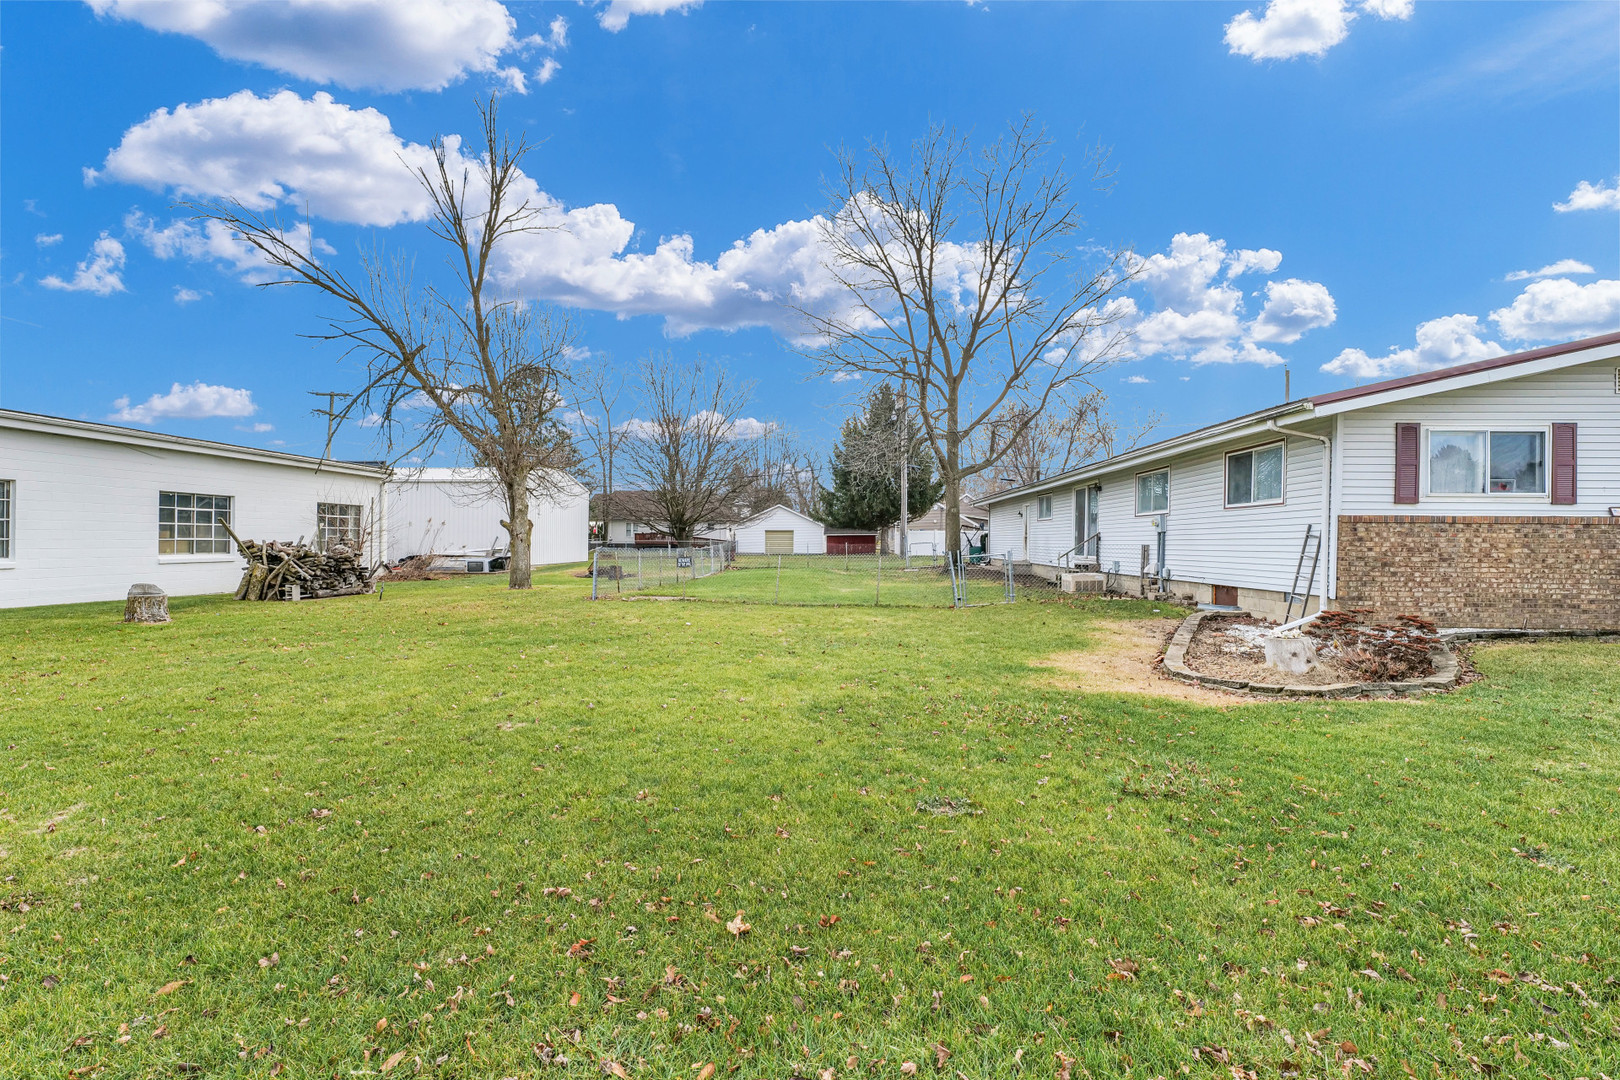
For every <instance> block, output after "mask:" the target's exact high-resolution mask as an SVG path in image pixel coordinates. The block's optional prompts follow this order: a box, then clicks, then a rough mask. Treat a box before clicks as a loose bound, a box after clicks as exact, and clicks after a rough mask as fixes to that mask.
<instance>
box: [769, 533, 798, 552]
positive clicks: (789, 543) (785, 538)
mask: <svg viewBox="0 0 1620 1080" xmlns="http://www.w3.org/2000/svg"><path fill="white" fill-rule="evenodd" d="M765 554H767V555H791V554H793V530H792V529H766V530H765Z"/></svg>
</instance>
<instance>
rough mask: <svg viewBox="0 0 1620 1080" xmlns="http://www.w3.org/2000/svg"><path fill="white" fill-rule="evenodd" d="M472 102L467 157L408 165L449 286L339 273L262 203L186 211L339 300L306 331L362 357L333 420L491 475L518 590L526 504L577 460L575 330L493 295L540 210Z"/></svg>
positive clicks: (490, 109)
mask: <svg viewBox="0 0 1620 1080" xmlns="http://www.w3.org/2000/svg"><path fill="white" fill-rule="evenodd" d="M479 112H480V114H481V116H482V120H483V128H484V131H483V135H484V139H483V146H482V147H481V148H480V151H479V156H478V158H477V159H476V160H475V161H472V162H468V161H466V160H465V159H463V158H462V156H461V154H460V152H459V150H456V149H453V148H452V147H451V146H450V145H448V144H446V143H445V141H444V140H443V139H435V140H434V141H433V144H432V145H433V152H434V159H435V166H434V168H433V169H432V170H431V171H430V170H428V169H418V170H417V179H418V180H419V181H420V182H421V184H422V187H423V189H424V190H425V191H426V192H427V194H428V197H429V200H430V202H431V205H432V214H431V217H430V219H429V222H428V229H429V231H430V232H431V233H432V234H433V235H434V236H435V237H437V238H438V239H440V240H442V241H444V242H445V243H446V244H448V245H449V246H450V248H451V255H450V259H449V263H450V266H451V268H452V272H453V275H454V280H455V286H454V288H449V289H441V288H440V287H438V286H434V285H428V286H425V287H422V288H417V287H416V286H415V285H414V284H413V282H412V280H411V276H410V264H409V262H408V261H406V260H402V259H399V258H397V257H396V258H393V259H388V260H385V259H383V258H382V257H381V256H380V255H377V254H373V255H372V256H369V257H367V258H365V259H363V261H362V273H361V276H360V279H359V280H358V281H351V280H350V278H349V277H348V276H347V275H345V274H344V273H343V272H342V271H341V270H338V269H336V268H334V267H330V266H326V265H324V264H322V263H320V262H319V261H317V260H316V259H315V257H314V253H313V245H311V250H304V249H303V248H300V247H299V246H298V243H297V242H296V235H295V234H290V233H289V232H288V231H287V230H286V229H285V228H284V227H283V225H282V223H281V221H280V220H279V219H278V218H277V216H276V215H275V214H274V212H273V211H272V212H270V213H267V214H261V213H257V212H254V211H252V210H250V209H248V208H247V207H245V206H244V205H242V204H241V203H240V202H237V201H234V200H230V201H223V202H215V203H205V204H194V205H193V209H194V210H196V211H197V213H198V214H199V216H202V217H206V218H212V219H214V220H216V221H219V222H221V223H222V224H224V225H225V226H226V227H228V228H229V229H230V230H231V232H232V234H233V235H235V236H236V237H238V238H240V239H241V240H244V241H246V242H247V243H248V244H251V245H252V246H253V247H254V248H256V249H257V250H258V251H259V253H260V254H261V255H262V256H263V258H264V260H265V261H266V262H267V263H268V264H269V265H270V267H271V268H273V269H275V270H278V271H280V272H282V276H281V277H279V278H278V279H277V280H274V281H271V282H267V283H266V284H268V285H289V284H291V285H308V286H312V287H314V288H316V289H318V290H320V291H321V292H322V293H324V294H325V295H326V296H328V297H330V298H331V299H334V300H336V301H337V302H338V304H339V305H340V306H341V307H342V308H343V309H344V314H343V315H342V316H339V317H337V318H335V319H333V320H332V321H331V322H330V324H329V330H328V332H326V333H322V334H315V335H311V336H313V337H316V338H318V339H321V340H328V341H337V342H341V343H343V344H345V345H347V346H348V352H349V353H350V354H358V355H359V356H360V357H361V358H362V359H363V360H364V362H365V364H366V372H365V377H366V381H365V384H364V386H363V387H362V388H361V389H360V390H359V391H358V392H357V393H356V394H355V395H354V396H353V397H351V398H349V400H348V402H347V403H346V404H345V406H344V407H343V409H342V410H340V411H339V413H338V416H339V417H342V418H347V417H348V416H350V415H353V414H354V413H355V411H356V410H363V412H362V413H361V415H369V416H374V417H376V420H377V422H379V423H380V424H381V426H382V429H383V432H384V437H385V439H386V440H387V445H388V447H389V449H390V451H391V452H392V453H393V456H394V457H395V459H396V460H399V459H401V458H404V457H405V456H406V455H409V454H414V453H419V452H428V451H431V450H433V449H434V448H436V447H437V446H438V445H439V444H440V443H441V441H443V440H444V439H446V438H449V439H451V440H452V441H455V442H459V443H460V444H461V446H462V447H463V448H464V449H465V453H466V455H467V456H468V457H469V458H470V459H471V462H472V464H473V465H476V466H480V467H484V468H487V469H489V470H490V471H491V473H492V474H493V477H494V479H493V484H494V486H495V487H496V488H497V489H498V491H499V493H500V496H501V497H502V499H503V500H504V502H505V511H506V520H505V521H503V522H501V527H502V528H504V529H506V530H507V533H508V535H509V536H510V537H511V544H510V564H511V570H510V585H511V587H512V588H514V589H526V588H529V586H530V562H531V556H530V550H531V549H530V533H531V532H532V531H533V524H532V522H531V521H530V518H529V506H530V503H531V501H532V500H533V499H534V498H536V497H545V496H549V495H552V494H555V493H557V491H558V490H560V489H561V488H562V487H563V486H565V485H566V484H567V483H568V481H567V480H566V478H565V477H564V476H563V475H562V474H561V472H560V470H562V469H566V468H569V467H572V466H573V464H574V463H575V460H576V459H575V454H574V448H573V443H572V440H571V439H570V437H569V436H568V433H567V431H566V430H565V429H564V428H563V427H562V425H561V424H560V423H559V422H558V421H559V420H560V411H561V405H562V400H563V399H562V395H561V392H560V389H561V388H560V377H561V371H562V368H563V365H564V362H565V359H566V357H567V355H568V354H569V353H570V352H571V351H572V348H573V346H574V344H575V341H576V338H575V334H574V331H573V328H572V327H571V326H570V324H569V322H568V320H567V318H566V317H564V316H563V315H561V314H559V313H557V312H554V311H551V310H549V309H536V308H530V307H527V306H524V305H521V304H518V303H515V302H513V301H509V300H500V299H498V298H496V297H495V296H494V295H493V294H494V291H495V290H494V287H493V285H492V284H491V283H490V280H489V277H490V270H491V265H492V262H493V260H494V258H495V255H496V253H497V251H498V250H500V249H501V248H502V246H503V244H504V243H505V242H506V241H508V240H510V239H512V238H513V237H516V236H519V235H521V234H524V233H531V232H536V231H539V230H540V229H542V228H543V227H544V226H542V225H541V224H540V219H539V214H540V210H539V208H538V207H535V206H532V205H530V203H529V202H528V201H527V199H526V198H524V197H523V195H522V193H523V191H524V190H525V187H524V185H523V183H522V182H523V180H524V177H523V173H522V170H521V165H522V161H523V158H524V155H525V154H526V153H527V152H528V144H527V143H526V141H525V140H524V139H523V138H522V137H521V136H519V137H518V138H517V139H516V140H515V141H514V140H512V139H510V138H508V137H506V136H505V135H503V134H501V132H500V130H499V128H498V126H497V122H496V103H495V101H494V100H493V99H492V100H490V101H489V102H488V103H487V104H483V105H480V108H479Z"/></svg>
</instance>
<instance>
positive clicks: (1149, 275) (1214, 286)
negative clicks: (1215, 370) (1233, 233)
mask: <svg viewBox="0 0 1620 1080" xmlns="http://www.w3.org/2000/svg"><path fill="white" fill-rule="evenodd" d="M1280 265H1282V255H1281V253H1280V252H1277V251H1273V250H1271V249H1268V248H1261V249H1258V250H1251V249H1247V248H1241V249H1239V250H1237V251H1233V252H1228V251H1227V248H1226V241H1224V240H1217V239H1213V238H1211V237H1210V236H1209V235H1208V234H1207V233H1177V234H1176V235H1175V236H1174V237H1173V238H1172V239H1171V241H1170V248H1169V250H1168V251H1165V252H1156V253H1154V254H1152V255H1149V256H1146V257H1145V258H1139V259H1138V260H1137V263H1136V269H1137V271H1138V274H1137V278H1136V282H1137V285H1138V286H1139V287H1141V288H1143V289H1145V290H1146V291H1147V293H1148V297H1149V298H1150V299H1151V300H1152V306H1153V309H1154V310H1152V311H1150V312H1147V313H1145V314H1144V313H1143V312H1142V310H1141V309H1140V307H1139V306H1138V304H1137V302H1136V301H1135V300H1134V299H1132V298H1131V297H1123V298H1120V299H1117V300H1115V301H1111V305H1110V313H1111V314H1112V315H1115V316H1117V317H1118V325H1120V326H1121V327H1123V328H1125V329H1129V330H1131V331H1133V332H1134V335H1135V341H1134V343H1133V345H1132V346H1131V349H1130V354H1131V355H1134V356H1151V355H1155V354H1160V353H1162V354H1167V355H1169V356H1173V357H1176V358H1178V359H1184V360H1191V361H1193V362H1194V363H1198V364H1208V363H1255V364H1264V365H1273V364H1281V363H1283V358H1282V357H1281V356H1279V355H1278V354H1277V353H1275V352H1273V351H1271V350H1270V349H1267V348H1263V347H1262V343H1264V344H1292V343H1293V342H1295V341H1298V340H1299V339H1300V337H1301V336H1303V335H1304V334H1305V333H1306V332H1308V331H1310V330H1313V329H1317V328H1319V327H1323V326H1328V325H1330V324H1331V323H1332V322H1333V321H1334V319H1335V318H1337V310H1336V308H1335V305H1334V302H1333V296H1332V294H1331V293H1329V292H1328V290H1327V287H1326V286H1324V285H1322V284H1320V283H1319V282H1315V281H1303V280H1301V279H1299V278H1289V279H1287V280H1286V281H1280V282H1275V281H1273V282H1267V283H1266V286H1265V295H1266V302H1265V304H1264V306H1263V307H1262V309H1261V311H1260V314H1259V315H1258V316H1256V317H1255V318H1254V319H1252V320H1246V319H1245V308H1244V294H1243V290H1242V289H1239V288H1238V287H1237V286H1236V285H1234V284H1232V278H1234V277H1236V276H1237V275H1240V274H1244V273H1250V272H1256V271H1258V272H1262V273H1270V272H1272V271H1274V270H1276V269H1277V267H1278V266H1280Z"/></svg>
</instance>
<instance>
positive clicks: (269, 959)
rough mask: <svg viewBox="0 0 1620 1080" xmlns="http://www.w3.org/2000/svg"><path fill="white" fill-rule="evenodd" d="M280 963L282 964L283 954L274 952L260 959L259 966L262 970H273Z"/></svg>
mask: <svg viewBox="0 0 1620 1080" xmlns="http://www.w3.org/2000/svg"><path fill="white" fill-rule="evenodd" d="M279 963H281V954H280V953H278V952H273V953H271V954H270V955H269V956H261V957H259V966H260V967H262V968H273V967H275V966H276V965H277V964H279Z"/></svg>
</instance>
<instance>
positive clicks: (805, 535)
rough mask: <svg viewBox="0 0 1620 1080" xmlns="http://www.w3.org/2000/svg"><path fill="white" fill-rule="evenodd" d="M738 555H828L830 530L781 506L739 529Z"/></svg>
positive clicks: (774, 507)
mask: <svg viewBox="0 0 1620 1080" xmlns="http://www.w3.org/2000/svg"><path fill="white" fill-rule="evenodd" d="M839 531H840V533H841V534H842V533H845V532H848V530H839ZM866 535H871V534H870V533H868V534H866ZM737 554H739V555H825V554H827V530H826V529H825V528H824V527H823V526H822V524H821V522H819V521H817V520H815V519H814V518H811V517H807V516H806V515H804V514H801V513H799V512H798V511H797V510H790V509H789V508H788V507H786V506H783V505H782V504H781V503H778V504H776V505H775V506H773V507H771V508H770V509H769V510H765V511H763V512H761V513H758V514H755V515H754V516H753V517H751V518H749V519H748V520H747V521H744V522H742V523H741V524H739V525H738V526H737Z"/></svg>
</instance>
